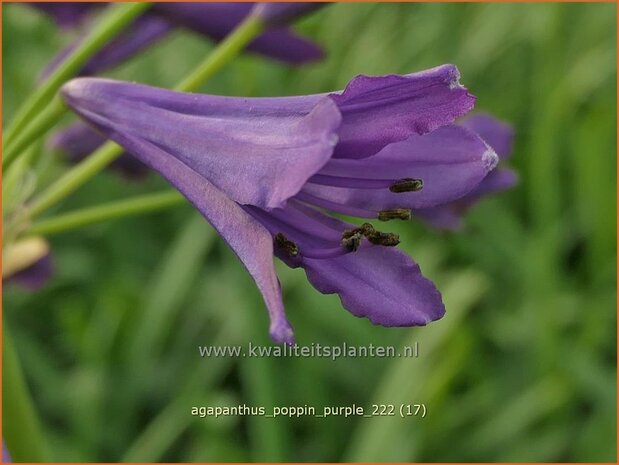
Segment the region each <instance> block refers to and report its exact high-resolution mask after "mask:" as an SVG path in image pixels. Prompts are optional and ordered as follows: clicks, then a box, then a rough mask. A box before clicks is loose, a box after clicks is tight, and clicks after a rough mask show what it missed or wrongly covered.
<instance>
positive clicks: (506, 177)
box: [413, 113, 518, 230]
mask: <svg viewBox="0 0 619 465" xmlns="http://www.w3.org/2000/svg"><path fill="white" fill-rule="evenodd" d="M460 124H461V125H462V126H463V127H465V128H468V129H469V130H471V131H474V132H475V133H476V134H478V135H479V136H480V137H481V138H482V139H484V141H486V143H487V144H488V145H489V146H490V147H492V148H493V149H494V151H495V152H496V154H497V155H498V156H499V159H500V161H501V163H500V164H499V166H498V167H497V169H495V170H493V171H492V172H491V173H489V174H488V176H486V177H485V178H484V179H483V180H482V182H480V183H479V185H478V186H477V187H476V188H475V189H473V190H472V191H471V192H469V193H468V194H467V195H465V196H463V197H461V198H459V199H457V200H455V201H453V202H450V203H447V204H445V205H440V206H437V207H432V208H426V209H418V210H414V211H413V215H414V216H415V217H416V218H419V219H421V220H422V221H424V222H425V223H427V224H428V225H430V226H432V227H434V228H437V229H446V230H458V229H461V228H462V226H463V214H464V213H466V212H467V211H468V210H469V209H470V208H471V207H472V206H473V205H475V204H476V203H477V202H478V201H479V200H481V199H482V198H484V197H487V196H489V195H490V194H495V193H498V192H501V191H505V190H507V189H510V188H512V187H513V186H514V185H516V183H517V182H518V175H517V174H516V172H515V171H514V170H512V169H510V168H508V167H506V166H504V163H505V160H507V159H508V158H509V157H510V156H511V153H512V145H513V139H514V132H513V130H512V128H511V127H510V126H509V125H508V124H507V123H504V122H502V121H499V120H497V119H496V118H494V117H493V116H491V115H489V114H486V113H478V114H475V115H473V116H470V117H467V118H466V119H465V120H464V121H462V122H461V123H460Z"/></svg>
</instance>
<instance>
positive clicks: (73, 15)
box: [28, 2, 104, 29]
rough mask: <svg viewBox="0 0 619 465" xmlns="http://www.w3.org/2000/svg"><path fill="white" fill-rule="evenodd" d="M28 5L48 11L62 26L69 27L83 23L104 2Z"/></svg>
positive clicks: (30, 3) (34, 3)
mask: <svg viewBox="0 0 619 465" xmlns="http://www.w3.org/2000/svg"><path fill="white" fill-rule="evenodd" d="M28 5H30V6H31V7H33V8H37V9H38V10H41V11H43V12H44V13H46V14H47V15H48V16H50V17H51V18H53V20H54V21H55V22H56V24H58V26H60V27H61V28H63V29H69V28H74V27H77V26H79V25H81V24H82V22H83V21H84V19H86V17H87V16H88V14H89V13H90V12H91V11H92V9H93V8H97V7H98V6H100V5H104V3H79V2H75V3H74V2H71V3H69V2H29V3H28Z"/></svg>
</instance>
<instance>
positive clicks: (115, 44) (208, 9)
mask: <svg viewBox="0 0 619 465" xmlns="http://www.w3.org/2000/svg"><path fill="white" fill-rule="evenodd" d="M33 5H36V6H38V5H39V4H33ZM54 5H56V7H54V8H42V9H43V11H46V12H47V13H49V14H51V15H52V16H53V17H54V18H55V19H56V20H57V21H58V22H59V23H60V24H63V25H65V26H66V25H68V24H77V23H78V19H79V20H80V22H81V21H82V20H83V17H84V16H85V15H86V13H87V12H88V11H89V9H90V8H94V7H95V6H96V5H97V4H91V3H88V4H81V3H57V4H54ZM99 5H100V4H99ZM303 5H305V4H301V3H300V4H299V6H297V8H296V10H293V11H292V12H291V11H290V8H288V9H287V10H285V11H278V12H272V13H269V11H270V9H268V10H267V11H266V13H268V14H266V18H265V19H266V20H268V21H270V22H269V26H271V27H269V28H268V29H267V30H266V31H265V32H263V33H262V34H261V35H260V36H259V37H258V38H256V39H255V40H254V41H253V42H252V43H250V44H249V45H248V46H247V50H250V51H253V52H257V53H260V54H262V55H266V56H268V57H271V58H274V59H277V60H281V61H284V62H287V63H293V64H300V63H306V62H309V61H314V60H317V59H319V58H321V57H322V50H321V49H320V48H319V47H318V46H317V45H315V44H314V43H313V42H311V41H309V40H307V39H304V38H302V37H299V36H298V35H296V34H295V33H294V32H293V31H291V30H290V29H288V28H286V27H284V25H285V21H283V20H284V19H285V20H292V19H294V18H295V17H296V16H298V15H299V14H300V13H301V12H304V11H306V12H309V11H311V10H313V9H316V6H313V7H312V6H311V5H310V8H307V7H305V8H303ZM317 5H320V4H317ZM253 8H254V4H253V3H215V2H213V3H208V2H204V3H202V2H188V3H165V2H163V3H155V4H154V5H153V6H152V7H151V8H150V9H149V10H148V11H146V12H145V13H144V14H143V15H142V16H140V17H139V18H137V19H136V20H135V21H134V23H133V24H132V25H130V26H129V27H128V28H127V30H126V31H125V32H124V33H122V34H121V35H119V36H118V37H117V38H116V39H114V40H112V41H110V42H109V43H108V44H107V45H106V46H104V47H103V48H102V49H101V50H100V51H99V52H98V53H96V54H95V55H94V56H93V57H92V58H91V59H90V60H89V61H88V62H87V63H86V64H85V65H84V66H83V68H82V69H81V71H80V73H79V75H93V74H98V73H101V72H103V71H105V70H107V69H110V68H112V67H113V66H115V65H118V64H120V63H122V62H124V61H126V60H128V59H129V58H131V57H133V56H134V55H136V54H137V53H139V52H141V51H142V50H144V49H145V48H147V47H149V46H151V45H153V44H154V43H156V42H157V41H159V40H161V39H163V38H164V37H166V36H167V35H168V34H169V33H170V32H171V31H172V30H174V28H176V27H180V28H184V29H188V30H191V31H193V32H196V33H198V34H200V35H203V36H206V37H208V38H210V39H212V40H214V41H217V42H218V41H220V40H222V39H224V38H225V37H226V36H227V35H228V34H229V33H230V32H231V31H232V30H233V29H234V28H235V27H236V26H237V25H238V24H239V23H240V22H241V21H242V20H243V19H244V18H245V17H246V16H247V15H248V14H250V13H251V11H252V9H253ZM300 8H302V9H300ZM260 11H261V10H259V11H258V13H260ZM258 13H257V14H258ZM276 13H277V14H276ZM293 13H295V14H293ZM261 16H262V14H261ZM70 18H73V21H69V19H70ZM271 19H274V20H277V22H276V23H275V22H273V23H272V24H271ZM286 22H287V21H286ZM83 38H84V37H83V36H82V37H78V38H77V39H76V40H75V41H74V42H73V43H71V44H70V45H69V46H68V47H66V48H65V49H64V50H62V51H61V52H60V53H59V54H58V55H57V56H56V57H55V58H54V59H53V60H52V61H51V62H50V63H49V65H48V66H47V67H46V68H45V69H44V71H43V73H42V76H43V77H45V76H47V75H49V74H50V73H51V72H52V71H53V70H55V69H56V68H57V67H58V65H59V64H60V63H62V61H63V60H64V59H65V58H66V57H67V55H69V54H70V53H71V52H72V51H73V50H74V49H75V48H76V47H77V46H78V45H79V44H80V43H81V41H82V40H83Z"/></svg>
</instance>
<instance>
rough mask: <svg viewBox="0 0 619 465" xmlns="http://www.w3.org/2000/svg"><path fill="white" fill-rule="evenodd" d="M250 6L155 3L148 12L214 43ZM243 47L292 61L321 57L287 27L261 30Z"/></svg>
mask: <svg viewBox="0 0 619 465" xmlns="http://www.w3.org/2000/svg"><path fill="white" fill-rule="evenodd" d="M253 7H254V4H253V3H238V2H231V3H225V2H219V3H217V2H214V3H209V2H195V3H193V2H181V3H168V2H162V3H155V4H154V5H153V9H152V12H153V14H159V15H161V16H162V17H164V18H166V19H167V20H169V21H172V22H173V23H174V24H176V25H177V26H180V27H185V28H187V29H190V30H192V31H194V32H197V33H198V34H202V35H205V36H207V37H210V38H211V39H213V40H215V41H217V42H218V41H220V40H223V39H224V38H225V37H226V36H227V35H228V34H229V33H230V32H231V31H232V30H233V29H234V28H235V27H236V26H237V25H238V24H239V23H240V22H241V21H242V20H243V19H244V18H245V17H246V16H247V15H248V14H249V12H250V11H251V10H252V8H253ZM247 50H250V51H253V52H257V53H260V54H262V55H266V56H268V57H271V58H275V59H277V60H281V61H284V62H288V63H294V64H298V63H304V62H307V61H313V60H318V59H320V58H322V50H321V49H320V47H318V46H317V45H316V44H314V43H313V42H311V41H309V40H307V39H304V38H302V37H299V36H298V35H296V34H295V33H294V32H292V31H291V30H289V29H287V28H277V29H269V30H267V31H265V32H263V33H262V34H261V35H260V36H259V37H258V38H257V39H255V40H254V41H252V42H251V43H250V44H249V45H248V46H247Z"/></svg>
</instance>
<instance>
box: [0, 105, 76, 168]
mask: <svg viewBox="0 0 619 465" xmlns="http://www.w3.org/2000/svg"><path fill="white" fill-rule="evenodd" d="M66 111H67V107H66V106H65V105H64V103H63V102H62V100H61V99H60V98H58V97H56V98H54V100H52V103H51V104H50V105H49V106H48V107H47V108H45V110H43V112H42V113H40V114H39V115H38V116H37V117H36V118H35V119H34V120H33V121H32V124H30V125H29V126H26V128H25V129H24V130H23V131H22V132H20V133H19V134H18V135H17V136H16V137H15V139H14V140H13V142H12V143H11V144H10V145H7V148H6V150H4V154H3V162H4V164H5V166H8V165H10V164H11V163H12V161H13V160H15V159H16V158H17V157H18V156H19V155H20V154H21V153H22V152H24V151H25V150H26V149H27V148H28V147H29V146H30V144H32V143H34V142H36V140H37V139H38V138H39V137H41V136H42V135H43V134H45V133H46V132H47V131H48V130H49V129H50V128H51V127H52V126H54V125H55V124H56V123H57V122H58V120H59V119H60V118H62V116H63V115H64V113H65V112H66Z"/></svg>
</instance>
